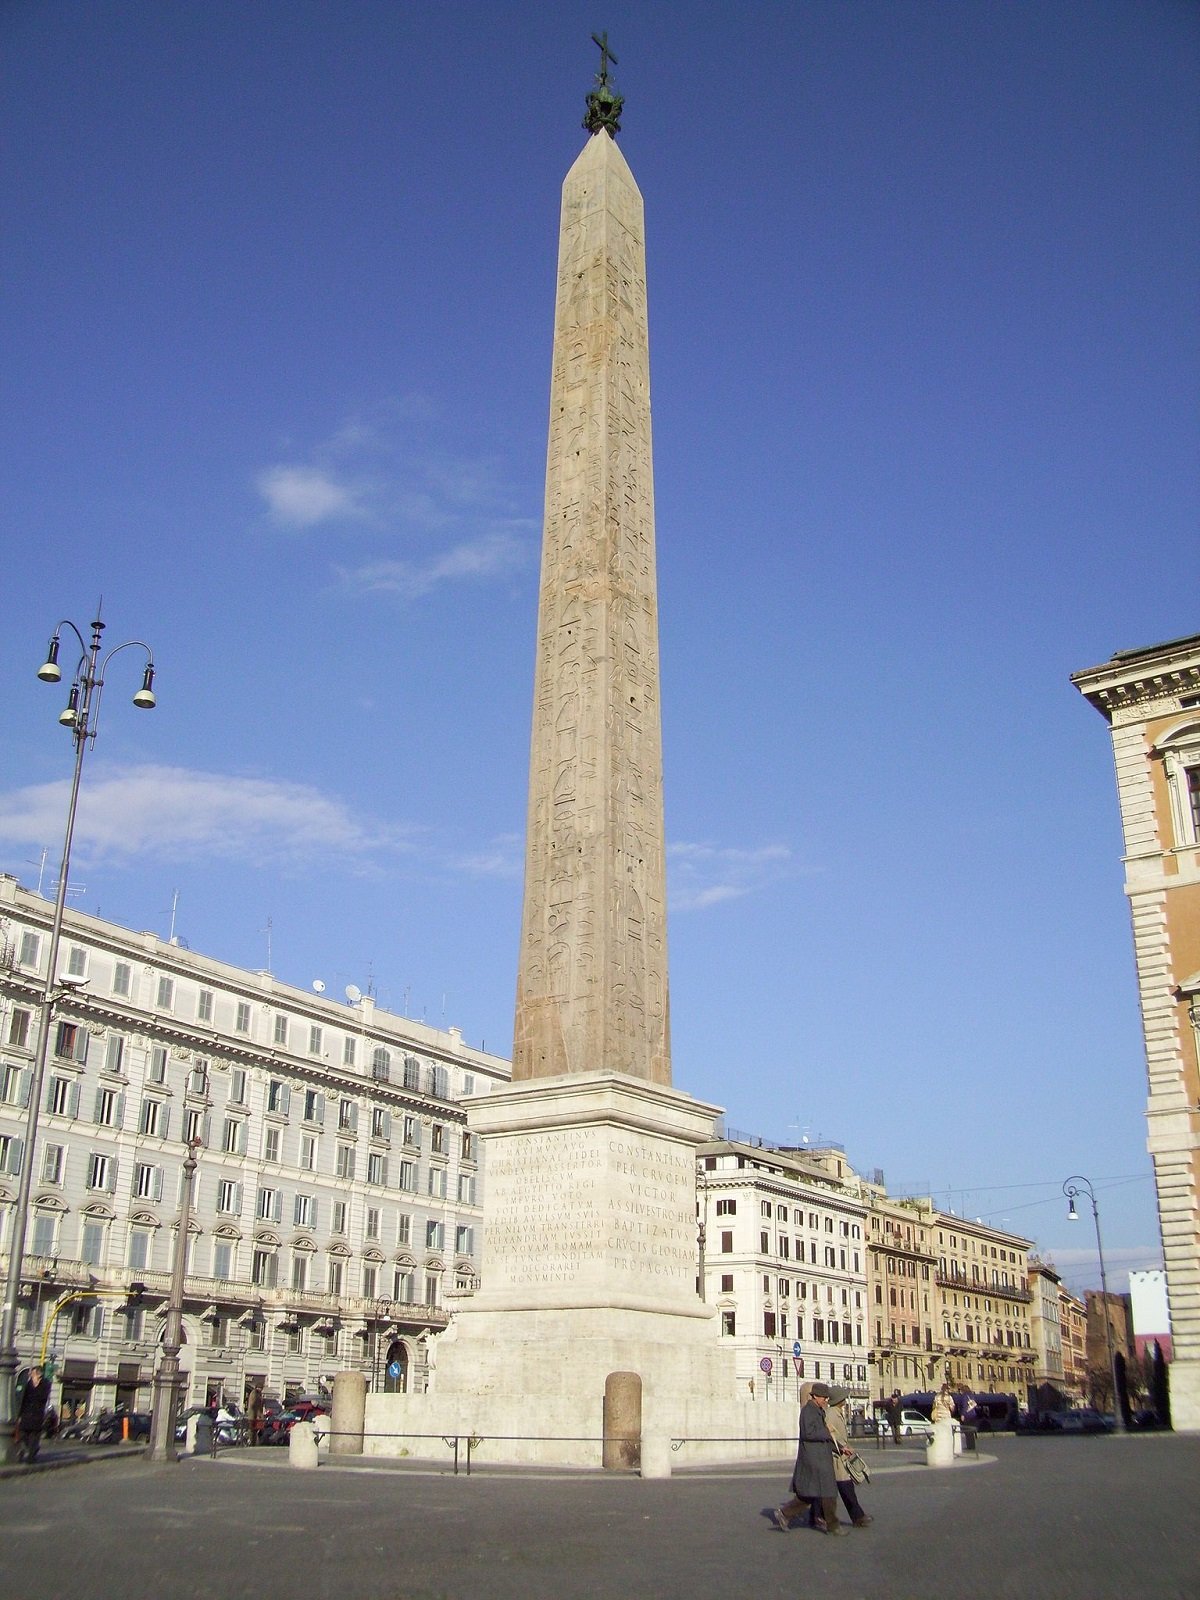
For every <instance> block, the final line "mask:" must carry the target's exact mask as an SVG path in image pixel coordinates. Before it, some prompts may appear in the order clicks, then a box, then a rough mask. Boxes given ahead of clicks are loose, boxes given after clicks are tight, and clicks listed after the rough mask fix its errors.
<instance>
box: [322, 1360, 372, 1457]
mask: <svg viewBox="0 0 1200 1600" xmlns="http://www.w3.org/2000/svg"><path fill="white" fill-rule="evenodd" d="M366 1411H367V1380H366V1378H365V1376H364V1375H363V1374H362V1373H361V1372H339V1373H338V1374H337V1376H336V1377H335V1378H334V1380H333V1415H332V1417H331V1418H330V1427H331V1429H332V1437H331V1438H330V1440H329V1453H330V1455H332V1456H360V1455H362V1452H363V1434H364V1432H365V1431H366Z"/></svg>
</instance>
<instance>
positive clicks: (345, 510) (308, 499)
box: [256, 467, 359, 528]
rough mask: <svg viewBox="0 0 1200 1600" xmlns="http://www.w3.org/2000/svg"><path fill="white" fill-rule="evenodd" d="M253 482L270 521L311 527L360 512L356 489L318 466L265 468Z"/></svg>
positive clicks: (289, 525) (292, 525)
mask: <svg viewBox="0 0 1200 1600" xmlns="http://www.w3.org/2000/svg"><path fill="white" fill-rule="evenodd" d="M256 481H257V486H258V492H259V494H261V495H262V497H263V499H264V500H265V501H266V502H267V508H268V510H269V511H270V514H271V520H272V521H273V522H277V523H279V524H281V525H282V526H284V527H290V528H312V527H315V526H316V525H317V524H318V523H320V522H331V521H336V520H338V519H341V518H345V517H353V516H356V515H358V514H359V507H358V503H357V494H356V491H354V490H353V489H351V488H349V487H347V486H346V485H345V484H342V483H338V482H337V480H336V479H335V478H334V477H333V476H332V474H331V473H329V472H325V471H323V470H321V468H319V467H268V468H267V469H266V471H264V472H260V473H259V475H258V478H257V480H256Z"/></svg>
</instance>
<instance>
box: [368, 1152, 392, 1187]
mask: <svg viewBox="0 0 1200 1600" xmlns="http://www.w3.org/2000/svg"><path fill="white" fill-rule="evenodd" d="M387 1172H388V1158H387V1157H386V1156H385V1155H383V1154H382V1153H381V1152H380V1151H378V1150H372V1151H371V1153H370V1155H369V1156H368V1157H367V1182H368V1183H374V1184H379V1185H380V1186H382V1185H383V1184H385V1183H386V1182H387Z"/></svg>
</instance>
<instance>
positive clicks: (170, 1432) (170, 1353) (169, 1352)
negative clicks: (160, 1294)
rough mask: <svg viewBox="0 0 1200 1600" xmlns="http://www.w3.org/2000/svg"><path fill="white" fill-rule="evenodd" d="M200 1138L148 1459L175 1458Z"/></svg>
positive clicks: (186, 1173) (194, 1142) (187, 1167)
mask: <svg viewBox="0 0 1200 1600" xmlns="http://www.w3.org/2000/svg"><path fill="white" fill-rule="evenodd" d="M200 1144H201V1141H200V1140H199V1139H189V1140H188V1147H187V1156H186V1157H185V1158H184V1163H183V1195H182V1198H181V1199H180V1202H179V1232H178V1233H177V1234H176V1235H175V1259H174V1261H173V1262H172V1264H171V1290H170V1294H169V1295H168V1296H167V1321H166V1325H165V1327H164V1328H163V1338H162V1360H161V1361H160V1362H159V1363H158V1371H157V1372H156V1373H155V1374H154V1415H153V1417H152V1418H151V1421H150V1448H149V1450H148V1451H147V1452H146V1455H147V1459H148V1460H150V1461H175V1460H177V1459H178V1456H179V1451H178V1450H177V1448H176V1445H175V1413H176V1412H177V1411H178V1409H179V1348H180V1346H181V1345H182V1344H183V1279H184V1274H185V1273H186V1271H187V1252H188V1228H189V1226H190V1224H191V1220H192V1179H193V1178H194V1177H195V1175H196V1151H197V1150H199V1148H200Z"/></svg>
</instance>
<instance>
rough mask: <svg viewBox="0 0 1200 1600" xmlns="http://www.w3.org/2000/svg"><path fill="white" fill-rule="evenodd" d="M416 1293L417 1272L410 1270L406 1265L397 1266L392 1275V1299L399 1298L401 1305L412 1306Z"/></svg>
mask: <svg viewBox="0 0 1200 1600" xmlns="http://www.w3.org/2000/svg"><path fill="white" fill-rule="evenodd" d="M416 1294H417V1280H416V1274H415V1273H412V1272H409V1271H408V1270H407V1269H406V1268H404V1267H397V1268H396V1270H395V1272H394V1273H393V1275H392V1299H393V1300H398V1301H399V1302H400V1304H401V1305H405V1306H411V1305H412V1304H413V1302H414V1301H415V1299H416Z"/></svg>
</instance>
